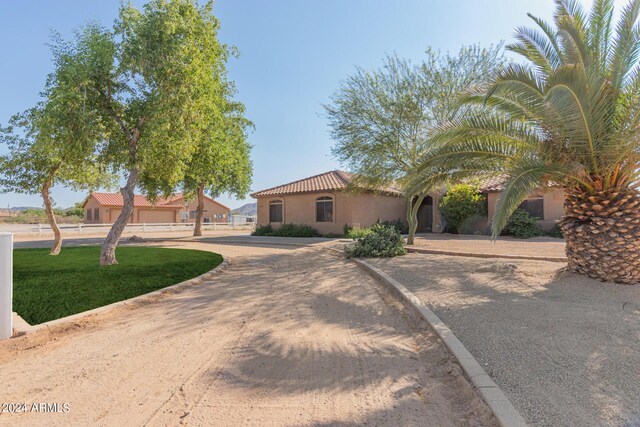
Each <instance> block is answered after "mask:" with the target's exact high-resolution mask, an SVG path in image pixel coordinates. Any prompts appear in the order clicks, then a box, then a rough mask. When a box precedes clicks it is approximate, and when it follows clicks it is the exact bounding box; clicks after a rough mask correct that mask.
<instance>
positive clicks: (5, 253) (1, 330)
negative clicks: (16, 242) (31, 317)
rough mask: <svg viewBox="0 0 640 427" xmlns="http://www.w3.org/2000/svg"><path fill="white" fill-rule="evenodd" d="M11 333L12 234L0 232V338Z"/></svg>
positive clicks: (7, 336) (5, 337) (9, 336)
mask: <svg viewBox="0 0 640 427" xmlns="http://www.w3.org/2000/svg"><path fill="white" fill-rule="evenodd" d="M11 335H13V234H11V233H0V340H5V339H7V338H11Z"/></svg>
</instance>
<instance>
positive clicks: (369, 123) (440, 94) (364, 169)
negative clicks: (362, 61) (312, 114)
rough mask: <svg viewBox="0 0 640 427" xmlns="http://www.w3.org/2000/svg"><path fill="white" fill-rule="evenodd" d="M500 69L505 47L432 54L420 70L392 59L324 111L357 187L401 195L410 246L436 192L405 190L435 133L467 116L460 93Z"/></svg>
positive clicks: (355, 80) (355, 81) (361, 73)
mask: <svg viewBox="0 0 640 427" xmlns="http://www.w3.org/2000/svg"><path fill="white" fill-rule="evenodd" d="M503 63H504V58H503V56H502V49H501V46H495V47H493V46H492V47H490V48H487V49H485V48H481V47H479V46H468V47H463V48H462V49H461V50H460V51H459V52H458V53H457V55H450V54H445V55H443V54H440V53H439V52H437V51H434V50H432V49H428V50H427V51H426V56H425V59H424V60H423V61H422V63H420V64H417V65H413V64H411V63H410V62H409V61H406V60H403V59H400V58H398V57H397V56H388V57H386V58H385V60H384V63H383V66H382V67H381V68H379V69H376V70H373V71H367V70H364V69H361V68H358V69H357V71H356V73H355V74H354V75H353V76H351V77H349V78H348V79H347V80H345V81H344V82H343V83H342V84H341V86H340V88H339V89H338V90H337V92H336V93H335V94H334V96H333V98H332V103H331V104H330V105H326V106H325V110H326V113H327V116H328V120H329V126H330V128H331V136H332V138H333V139H334V140H335V141H336V144H335V146H334V147H333V154H334V156H335V157H336V158H337V159H338V160H339V161H340V162H341V163H343V164H345V165H346V166H347V167H348V168H349V169H350V170H351V171H352V172H355V174H356V177H357V178H356V184H357V185H359V186H363V187H373V188H382V187H384V186H388V185H391V184H396V185H400V186H401V187H402V189H403V191H404V192H405V196H406V202H407V222H408V224H409V237H408V239H407V242H408V243H409V244H412V243H413V236H414V233H415V230H416V227H417V225H418V224H417V214H418V209H419V208H420V205H421V204H422V201H423V200H424V198H425V197H426V196H427V191H430V190H431V189H427V191H421V190H420V189H419V188H418V187H416V188H418V191H413V189H412V188H410V187H409V186H408V185H407V182H408V181H409V178H410V177H411V175H412V174H413V172H414V171H415V170H416V168H417V166H418V164H420V162H421V161H422V159H423V157H424V155H425V153H426V152H427V151H428V150H429V147H430V146H431V142H430V134H431V132H432V131H433V130H434V129H435V128H437V127H438V126H439V125H441V124H443V123H445V122H447V121H449V120H451V119H452V118H454V117H456V116H458V115H459V114H462V113H464V111H465V110H466V109H467V108H469V107H467V106H462V105H461V104H460V103H459V102H456V96H457V94H458V93H460V92H461V91H463V90H464V89H466V88H468V87H469V86H470V85H475V84H478V83H480V82H482V81H485V80H486V79H487V78H488V76H490V75H491V74H493V73H495V72H496V70H497V69H498V68H499V67H500V66H501V65H502V64H503Z"/></svg>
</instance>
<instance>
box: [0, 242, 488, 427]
mask: <svg viewBox="0 0 640 427" xmlns="http://www.w3.org/2000/svg"><path fill="white" fill-rule="evenodd" d="M214 242H215V239H203V240H201V241H200V242H186V241H181V240H179V239H174V240H169V241H166V242H164V243H162V245H164V246H171V247H191V248H200V249H205V250H212V251H215V252H219V253H222V254H225V255H226V256H229V257H230V258H231V260H232V264H231V266H230V267H229V268H228V270H226V271H225V272H224V273H222V274H220V275H217V276H216V277H215V278H214V279H212V281H210V282H205V283H203V284H200V285H197V286H194V287H190V288H187V289H186V290H184V291H182V292H180V293H177V294H173V295H170V296H164V297H160V298H159V299H157V300H155V301H152V302H149V303H148V304H144V305H140V306H134V307H124V308H120V309H116V310H114V311H110V312H107V313H103V314H99V315H96V316H92V317H91V318H89V319H88V320H84V321H77V322H73V323H71V324H67V325H66V326H60V327H56V328H50V329H48V330H43V331H40V332H37V333H34V334H29V335H27V336H25V337H20V338H15V339H12V340H9V341H5V342H1V343H0V383H1V384H2V387H3V393H2V394H3V396H2V401H3V402H27V403H29V404H31V403H59V404H62V403H68V404H69V405H70V412H68V413H57V414H46V413H29V414H22V415H15V414H6V413H5V414H0V425H18V424H23V425H30V426H33V425H47V426H50V425H65V426H68V425H90V424H91V425H105V426H107V425H108V426H113V425H178V424H187V425H198V426H199V425H234V426H235V425H296V426H299V425H361V424H364V423H367V424H370V425H392V426H396V425H425V424H428V425H434V426H435V425H437V426H454V425H460V426H463V425H464V426H467V425H476V426H478V425H494V424H495V421H494V419H493V418H492V416H491V415H490V413H489V412H488V409H487V408H486V406H485V405H484V404H483V403H482V402H481V401H480V399H479V397H478V396H477V394H476V392H475V391H474V390H473V389H472V388H471V386H470V385H469V384H468V382H467V381H466V380H465V379H464V378H463V377H462V376H461V375H460V374H459V368H458V366H457V365H455V364H454V363H452V362H451V359H450V356H449V354H448V353H447V352H446V351H445V350H444V349H443V347H442V345H441V344H440V343H439V342H438V341H437V340H435V339H434V336H433V335H432V334H431V333H430V332H429V331H428V330H427V329H426V328H425V327H424V325H421V324H418V323H412V322H411V321H410V320H407V319H410V317H408V316H409V314H408V313H403V312H401V308H400V307H397V306H396V305H394V302H393V300H392V299H391V298H389V297H388V296H387V295H386V294H385V293H384V291H383V288H382V287H381V286H380V285H379V284H378V283H377V282H376V281H374V280H373V279H371V278H370V277H369V276H367V275H365V274H363V273H362V271H361V270H360V269H359V268H358V267H356V266H355V265H353V264H352V263H350V262H348V261H346V260H344V259H341V258H339V257H336V256H334V255H332V254H330V253H328V252H327V251H319V250H316V249H314V247H308V248H295V247H285V246H279V247H275V246H274V247H256V246H249V245H245V246H238V245H235V244H232V243H230V242H228V243H227V244H216V243H214ZM157 244H159V243H157ZM32 245H33V244H32ZM63 250H64V249H63Z"/></svg>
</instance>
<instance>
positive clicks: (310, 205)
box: [258, 192, 406, 234]
mask: <svg viewBox="0 0 640 427" xmlns="http://www.w3.org/2000/svg"><path fill="white" fill-rule="evenodd" d="M323 196H330V197H333V198H334V203H333V209H334V212H333V221H332V222H316V199H317V198H318V197H323ZM272 200H282V201H283V202H284V203H283V223H291V224H306V225H309V226H311V227H313V228H315V229H316V230H318V232H320V233H321V234H327V233H335V234H340V233H342V231H343V228H344V225H345V224H348V225H350V226H353V225H359V226H361V227H369V226H371V225H373V224H374V223H376V222H377V221H378V220H380V221H388V220H396V219H404V218H405V217H406V210H405V209H406V207H405V203H404V201H403V199H402V198H401V197H393V196H384V195H375V194H369V193H366V194H349V193H341V192H321V193H305V194H289V195H285V196H272V197H270V196H266V197H258V225H266V224H269V202H271V201H272ZM272 225H273V226H276V227H277V226H279V225H280V224H277V223H273V224H272Z"/></svg>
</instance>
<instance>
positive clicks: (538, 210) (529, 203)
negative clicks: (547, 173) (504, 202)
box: [518, 197, 544, 219]
mask: <svg viewBox="0 0 640 427" xmlns="http://www.w3.org/2000/svg"><path fill="white" fill-rule="evenodd" d="M518 209H523V210H525V211H527V212H528V213H529V215H531V216H532V217H534V218H538V219H544V199H543V198H542V197H536V198H531V199H527V200H525V201H524V202H522V203H521V204H520V206H518Z"/></svg>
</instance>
